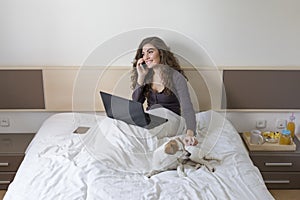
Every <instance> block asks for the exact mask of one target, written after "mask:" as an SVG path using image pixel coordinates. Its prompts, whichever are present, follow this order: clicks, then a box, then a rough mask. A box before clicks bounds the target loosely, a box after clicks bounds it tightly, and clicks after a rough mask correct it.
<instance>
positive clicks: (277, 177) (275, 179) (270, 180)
mask: <svg viewBox="0 0 300 200" xmlns="http://www.w3.org/2000/svg"><path fill="white" fill-rule="evenodd" d="M261 174H262V176H263V178H264V181H265V183H266V186H267V187H268V189H300V172H261Z"/></svg>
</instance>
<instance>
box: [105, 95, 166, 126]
mask: <svg viewBox="0 0 300 200" xmlns="http://www.w3.org/2000/svg"><path fill="white" fill-rule="evenodd" d="M100 95H101V98H102V102H103V105H104V108H105V112H106V115H107V116H108V117H110V118H112V119H117V120H121V121H124V122H126V123H128V124H132V125H136V126H139V127H143V128H146V129H152V128H154V127H157V126H159V125H161V124H163V123H165V122H167V121H168V119H165V118H162V117H159V116H156V115H152V114H149V113H145V111H144V108H143V104H141V103H140V102H137V101H132V100H129V99H125V98H122V97H119V96H115V95H112V94H109V93H106V92H103V91H100Z"/></svg>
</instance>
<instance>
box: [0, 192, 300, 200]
mask: <svg viewBox="0 0 300 200" xmlns="http://www.w3.org/2000/svg"><path fill="white" fill-rule="evenodd" d="M5 192H6V191H5V190H0V200H2V199H3V197H4V194H5ZM270 192H271V194H272V195H273V197H274V198H275V199H276V200H296V199H299V196H300V190H270Z"/></svg>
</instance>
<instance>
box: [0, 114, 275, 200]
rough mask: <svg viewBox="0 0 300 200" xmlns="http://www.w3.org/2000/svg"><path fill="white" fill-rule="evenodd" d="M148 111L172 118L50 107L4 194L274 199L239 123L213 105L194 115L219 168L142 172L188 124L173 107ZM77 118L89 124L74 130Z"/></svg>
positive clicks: (74, 198)
mask: <svg viewBox="0 0 300 200" xmlns="http://www.w3.org/2000/svg"><path fill="white" fill-rule="evenodd" d="M151 112H152V114H159V115H163V116H164V117H167V118H168V119H169V121H168V122H167V123H165V124H163V125H161V126H159V127H156V128H154V129H151V130H146V129H143V128H139V127H136V126H133V125H127V124H125V123H124V122H121V121H117V120H113V119H110V118H107V117H101V116H95V115H91V114H80V113H61V114H55V115H53V116H52V117H50V118H49V119H48V120H46V121H45V122H44V124H43V126H42V127H41V129H40V130H39V132H38V133H37V135H36V136H35V138H34V140H33V141H32V143H31V144H30V146H29V147H28V149H27V153H26V156H25V159H24V161H23V162H22V164H21V166H20V168H19V170H18V172H17V174H16V177H15V179H14V181H13V182H12V183H11V184H10V186H9V189H8V191H7V193H6V195H5V197H4V200H21V199H22V200H27V199H28V200H29V199H30V200H35V199H36V200H48V199H49V200H52V199H53V200H59V199H63V200H79V199H80V200H81V199H88V200H92V199H93V200H94V199H105V200H108V199H126V200H127V199H128V200H131V199H132V200H141V199H151V200H157V199H162V200H165V199H172V200H175V199H191V200H195V199H209V200H211V199H251V200H253V199H264V200H267V199H273V197H272V196H271V194H270V193H269V192H268V190H267V188H266V186H265V184H264V182H263V179H262V177H261V175H260V173H259V171H258V169H257V168H256V167H255V166H253V164H252V162H251V160H250V158H249V156H248V153H247V151H246V149H245V147H244V145H243V143H242V140H241V138H240V136H239V135H238V133H237V131H236V130H235V129H234V127H233V126H232V125H231V123H230V122H229V121H227V120H226V119H225V118H223V117H222V116H221V115H220V114H218V113H216V112H214V111H207V112H201V113H198V114H197V115H196V117H197V132H198V136H197V137H198V140H199V141H200V143H199V144H198V145H199V148H201V149H202V150H203V151H204V152H207V153H210V154H215V155H218V157H219V158H221V159H222V162H221V163H219V164H217V165H216V172H214V173H211V172H209V171H208V170H207V169H206V168H205V167H202V168H200V169H198V170H195V169H193V168H189V167H188V168H187V169H186V172H187V177H184V178H181V177H179V176H178V174H177V172H176V170H173V171H166V172H163V173H160V174H158V175H155V176H153V177H152V178H150V179H148V178H146V177H145V176H144V174H145V173H146V172H148V171H149V170H151V164H152V153H153V151H154V150H155V149H156V148H157V147H159V146H160V145H161V144H162V143H164V142H165V141H167V140H168V139H169V137H173V136H176V135H181V134H182V133H183V132H184V130H185V127H184V124H185V123H184V121H183V120H182V118H180V117H178V116H177V115H175V114H173V113H172V112H170V111H167V110H165V109H162V108H160V109H155V110H152V111H151ZM78 126H88V127H90V129H89V131H88V132H87V133H86V134H82V135H79V134H74V133H73V131H74V130H75V129H76V128H77V127H78Z"/></svg>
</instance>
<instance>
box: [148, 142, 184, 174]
mask: <svg viewBox="0 0 300 200" xmlns="http://www.w3.org/2000/svg"><path fill="white" fill-rule="evenodd" d="M169 148H171V149H169ZM188 156H189V153H188V152H187V151H186V150H185V148H184V144H183V142H182V141H181V139H180V138H179V137H176V138H173V139H170V140H169V141H168V142H166V143H164V144H163V145H161V146H160V147H158V148H157V149H156V150H155V151H154V153H153V163H152V170H151V171H150V172H149V173H148V174H146V176H147V177H148V178H150V177H151V176H153V175H155V174H158V173H160V172H163V171H167V170H174V169H177V171H178V175H179V176H186V175H185V174H184V171H183V167H182V164H180V163H181V161H180V160H182V159H183V160H184V159H187V158H188Z"/></svg>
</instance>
